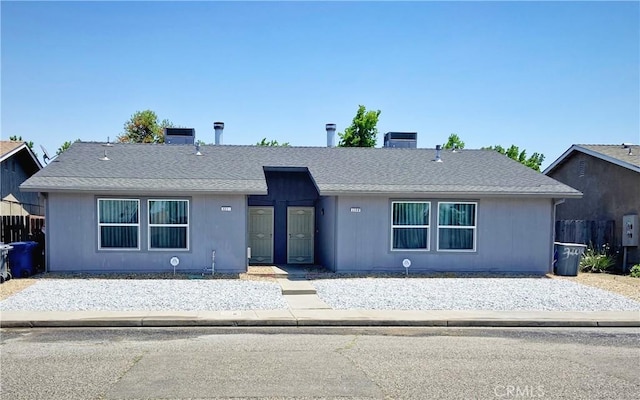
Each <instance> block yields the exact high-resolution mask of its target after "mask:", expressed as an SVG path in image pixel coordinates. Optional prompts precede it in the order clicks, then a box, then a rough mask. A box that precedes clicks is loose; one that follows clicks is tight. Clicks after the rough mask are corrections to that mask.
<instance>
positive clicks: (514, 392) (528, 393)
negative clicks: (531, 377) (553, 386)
mask: <svg viewBox="0 0 640 400" xmlns="http://www.w3.org/2000/svg"><path fill="white" fill-rule="evenodd" d="M493 393H494V394H495V395H496V397H500V398H505V399H523V398H524V399H534V398H540V397H544V387H543V386H541V385H537V386H531V385H524V386H519V385H517V386H516V385H497V386H495V387H494V388H493Z"/></svg>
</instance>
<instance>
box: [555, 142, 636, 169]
mask: <svg viewBox="0 0 640 400" xmlns="http://www.w3.org/2000/svg"><path fill="white" fill-rule="evenodd" d="M575 152H580V153H584V154H588V155H590V156H592V157H596V158H599V159H601V160H604V161H608V162H610V163H612V164H616V165H619V166H621V167H623V168H628V169H630V170H632V171H635V172H640V146H638V145H634V144H622V145H620V144H574V145H573V146H571V147H570V148H569V150H567V151H565V152H564V153H563V154H562V155H561V156H560V157H559V158H558V159H557V160H555V161H554V162H553V163H552V164H551V165H549V166H548V167H547V168H546V169H545V170H544V172H543V173H544V174H545V175H549V174H550V173H551V172H553V171H554V170H555V169H556V167H558V166H559V165H561V164H562V163H563V162H564V161H565V160H566V159H567V158H569V157H571V156H572V155H573V154H574V153H575Z"/></svg>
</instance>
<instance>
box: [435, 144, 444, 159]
mask: <svg viewBox="0 0 640 400" xmlns="http://www.w3.org/2000/svg"><path fill="white" fill-rule="evenodd" d="M441 149H442V146H441V145H439V144H437V145H436V159H435V160H433V161H435V162H442V158H440V150H441Z"/></svg>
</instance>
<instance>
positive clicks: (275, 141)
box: [256, 138, 291, 147]
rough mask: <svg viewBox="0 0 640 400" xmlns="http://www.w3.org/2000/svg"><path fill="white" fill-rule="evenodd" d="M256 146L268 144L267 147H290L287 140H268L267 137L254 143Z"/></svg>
mask: <svg viewBox="0 0 640 400" xmlns="http://www.w3.org/2000/svg"><path fill="white" fill-rule="evenodd" d="M256 146H269V147H290V146H291V145H290V144H289V142H284V143H278V141H277V140H271V141H268V140H267V138H262V140H261V141H259V142H258V143H256Z"/></svg>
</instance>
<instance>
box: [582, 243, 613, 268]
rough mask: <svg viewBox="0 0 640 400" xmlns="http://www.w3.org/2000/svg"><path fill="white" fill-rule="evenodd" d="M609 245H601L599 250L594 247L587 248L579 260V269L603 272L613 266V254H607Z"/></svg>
mask: <svg viewBox="0 0 640 400" xmlns="http://www.w3.org/2000/svg"><path fill="white" fill-rule="evenodd" d="M608 250H609V246H607V245H604V246H602V249H601V250H598V249H596V248H594V247H589V248H587V251H585V252H584V255H583V256H582V259H581V260H580V271H582V272H605V271H606V270H608V269H609V268H611V267H613V265H614V264H615V260H614V258H613V256H610V255H609V254H607V251H608Z"/></svg>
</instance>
